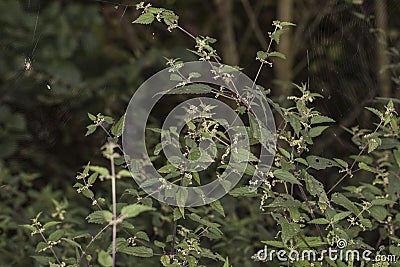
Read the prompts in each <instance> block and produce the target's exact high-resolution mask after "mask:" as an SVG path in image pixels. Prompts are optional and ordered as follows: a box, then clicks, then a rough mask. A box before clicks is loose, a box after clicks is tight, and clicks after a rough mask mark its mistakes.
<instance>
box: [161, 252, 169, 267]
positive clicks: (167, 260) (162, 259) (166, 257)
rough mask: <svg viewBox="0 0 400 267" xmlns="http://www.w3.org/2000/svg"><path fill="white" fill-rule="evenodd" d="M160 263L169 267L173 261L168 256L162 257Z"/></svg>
mask: <svg viewBox="0 0 400 267" xmlns="http://www.w3.org/2000/svg"><path fill="white" fill-rule="evenodd" d="M160 261H161V264H162V265H163V266H168V265H169V264H170V263H171V259H170V257H169V256H168V255H162V256H161V259H160Z"/></svg>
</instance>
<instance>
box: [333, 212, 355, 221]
mask: <svg viewBox="0 0 400 267" xmlns="http://www.w3.org/2000/svg"><path fill="white" fill-rule="evenodd" d="M350 214H351V212H350V211H345V212H340V213H337V214H335V215H334V216H333V219H332V222H333V223H335V222H338V221H341V220H343V219H344V218H346V217H347V216H349V215H350Z"/></svg>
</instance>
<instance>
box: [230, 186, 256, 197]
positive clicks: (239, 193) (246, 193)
mask: <svg viewBox="0 0 400 267" xmlns="http://www.w3.org/2000/svg"><path fill="white" fill-rule="evenodd" d="M229 195H231V196H233V197H257V192H254V191H252V190H250V187H248V186H243V187H238V188H235V189H233V190H232V191H230V192H229Z"/></svg>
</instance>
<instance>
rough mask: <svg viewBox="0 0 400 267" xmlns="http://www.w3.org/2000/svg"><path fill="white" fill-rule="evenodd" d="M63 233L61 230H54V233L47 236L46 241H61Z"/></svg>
mask: <svg viewBox="0 0 400 267" xmlns="http://www.w3.org/2000/svg"><path fill="white" fill-rule="evenodd" d="M64 233H65V231H64V230H62V229H59V230H56V231H55V232H53V233H51V234H50V235H49V238H48V241H53V242H55V241H58V240H60V239H61V237H62V236H63V235H64Z"/></svg>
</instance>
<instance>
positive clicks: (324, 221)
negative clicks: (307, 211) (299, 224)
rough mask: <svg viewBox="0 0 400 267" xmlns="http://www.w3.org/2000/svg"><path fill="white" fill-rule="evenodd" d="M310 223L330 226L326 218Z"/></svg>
mask: <svg viewBox="0 0 400 267" xmlns="http://www.w3.org/2000/svg"><path fill="white" fill-rule="evenodd" d="M308 223H311V224H328V223H329V221H328V220H327V219H325V218H317V219H314V220H311V221H309V222H308Z"/></svg>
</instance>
